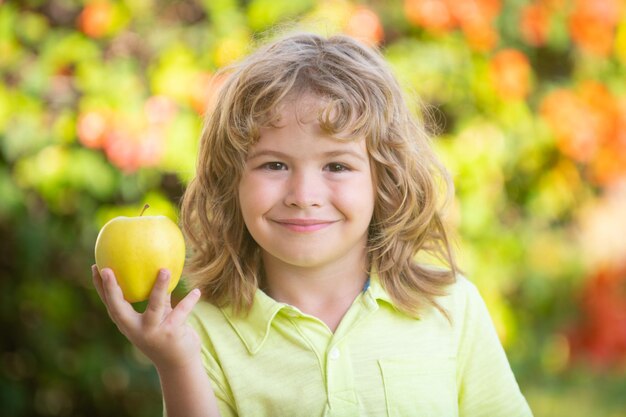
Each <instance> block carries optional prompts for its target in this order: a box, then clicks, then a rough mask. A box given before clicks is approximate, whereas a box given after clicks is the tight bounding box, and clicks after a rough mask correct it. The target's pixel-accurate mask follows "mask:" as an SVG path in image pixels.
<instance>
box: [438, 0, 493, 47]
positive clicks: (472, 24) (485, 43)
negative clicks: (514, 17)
mask: <svg viewBox="0 0 626 417" xmlns="http://www.w3.org/2000/svg"><path fill="white" fill-rule="evenodd" d="M448 1H450V10H451V11H452V14H453V16H454V18H455V19H456V20H457V21H458V22H459V24H460V26H461V29H462V30H463V33H464V34H465V37H466V38H467V41H468V43H469V45H470V46H471V47H472V48H473V49H475V50H478V51H489V50H491V49H493V48H494V47H495V46H496V45H497V43H498V32H496V30H495V29H494V27H493V20H494V19H495V18H496V17H497V16H498V13H499V12H500V8H501V4H500V0H466V1H459V2H453V1H452V0H448Z"/></svg>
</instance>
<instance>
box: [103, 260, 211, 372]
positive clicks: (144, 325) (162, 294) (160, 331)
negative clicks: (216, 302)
mask: <svg viewBox="0 0 626 417" xmlns="http://www.w3.org/2000/svg"><path fill="white" fill-rule="evenodd" d="M91 271H92V275H93V282H94V285H95V287H96V290H97V291H98V295H99V296H100V298H101V299H102V301H103V302H104V304H105V306H106V308H107V311H108V313H109V317H111V320H113V322H114V323H115V324H116V325H117V327H118V329H119V330H120V332H122V334H124V335H125V336H126V337H127V338H128V340H129V341H130V342H131V343H132V344H133V345H135V346H136V347H137V348H138V349H139V350H140V351H141V352H143V353H144V354H145V355H146V356H147V357H148V358H149V359H150V360H151V361H152V362H153V363H154V365H155V366H156V367H157V369H164V370H166V369H172V368H173V367H186V366H195V365H196V364H197V363H198V360H199V359H200V338H199V337H198V334H197V333H196V331H195V330H194V329H193V328H192V327H191V326H190V325H189V324H188V323H186V319H187V316H188V315H189V313H190V312H191V309H192V308H193V306H194V305H195V304H196V303H197V302H198V299H199V298H200V291H199V290H198V289H195V290H193V291H191V292H190V293H189V294H187V296H185V298H183V299H182V300H181V301H180V302H179V303H178V305H177V306H176V308H174V309H172V303H171V298H170V294H168V293H167V287H168V283H169V280H170V273H169V271H168V270H167V269H162V270H160V271H159V275H158V277H157V280H156V282H155V284H154V287H153V288H152V292H151V293H150V298H149V300H148V307H147V308H146V310H145V312H144V313H138V312H136V311H135V309H134V308H133V306H132V305H131V304H130V303H129V302H128V301H126V300H124V295H123V294H122V289H121V288H120V286H119V285H118V284H117V281H116V279H115V275H114V274H113V271H112V270H111V269H109V268H104V269H103V270H102V276H101V275H100V274H99V273H98V268H97V267H96V266H95V265H93V266H92V267H91Z"/></svg>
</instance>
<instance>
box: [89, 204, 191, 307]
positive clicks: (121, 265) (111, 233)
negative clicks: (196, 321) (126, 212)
mask: <svg viewBox="0 0 626 417" xmlns="http://www.w3.org/2000/svg"><path fill="white" fill-rule="evenodd" d="M148 207H149V206H148V205H147V204H146V205H145V206H144V208H143V210H142V211H141V214H140V215H139V217H125V216H119V217H115V218H114V219H111V220H110V221H109V222H108V223H106V224H105V225H104V226H103V227H102V229H101V230H100V233H99V234H98V238H97V239H96V248H95V255H96V265H97V267H98V271H102V269H103V268H111V269H112V270H113V273H114V274H115V277H116V278H117V282H118V284H119V285H120V287H121V288H122V292H123V293H124V298H125V299H126V300H127V301H128V302H130V303H135V302H138V301H144V300H147V299H148V297H149V296H150V292H151V291H152V287H153V286H154V282H155V281H156V278H157V275H158V272H159V269H161V268H167V269H169V270H170V272H171V278H170V284H169V287H168V289H167V291H168V293H171V292H172V290H174V288H175V287H176V285H177V284H178V281H179V279H180V276H181V274H182V272H183V266H184V263H185V239H184V238H183V234H182V232H181V231H180V229H179V228H178V226H177V225H176V224H175V223H174V222H173V221H171V220H170V219H169V218H167V217H165V216H143V213H144V211H145V210H146V209H147V208H148Z"/></svg>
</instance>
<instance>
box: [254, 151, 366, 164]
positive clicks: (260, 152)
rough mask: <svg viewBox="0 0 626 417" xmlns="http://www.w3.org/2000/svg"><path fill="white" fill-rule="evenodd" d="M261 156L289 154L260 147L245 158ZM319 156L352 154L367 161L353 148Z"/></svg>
mask: <svg viewBox="0 0 626 417" xmlns="http://www.w3.org/2000/svg"><path fill="white" fill-rule="evenodd" d="M261 156H271V157H277V158H280V159H288V158H289V155H287V154H286V153H284V152H281V151H275V150H271V149H260V150H258V151H253V152H251V153H250V154H248V157H247V158H246V160H250V159H255V158H259V157H261ZM320 156H321V157H323V158H336V157H341V156H352V157H353V158H356V159H358V160H360V161H362V162H367V159H366V158H365V157H364V156H363V155H361V154H360V153H358V152H355V151H353V150H349V149H347V150H340V151H339V150H337V151H328V152H322V153H320Z"/></svg>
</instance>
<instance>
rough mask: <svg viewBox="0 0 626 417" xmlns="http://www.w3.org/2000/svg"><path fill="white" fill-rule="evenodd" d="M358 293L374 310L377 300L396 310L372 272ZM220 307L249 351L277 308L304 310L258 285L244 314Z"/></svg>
mask: <svg viewBox="0 0 626 417" xmlns="http://www.w3.org/2000/svg"><path fill="white" fill-rule="evenodd" d="M361 295H362V299H363V301H364V304H365V306H366V308H368V309H371V310H377V309H378V307H379V305H378V303H379V302H380V301H383V302H385V303H388V304H390V305H391V306H392V307H393V308H394V309H396V310H397V308H396V306H395V305H394V303H393V301H392V299H391V297H390V296H389V294H387V292H386V291H385V290H384V289H383V287H382V285H381V284H380V281H379V280H378V275H376V273H372V274H371V275H370V278H369V282H368V283H367V284H366V285H365V287H364V289H363V293H362V294H361ZM221 310H222V313H223V314H224V316H225V317H226V320H227V321H228V323H229V324H230V326H231V327H232V328H233V329H234V330H235V332H236V333H237V335H238V336H239V338H240V339H241V341H242V342H243V343H244V345H245V346H246V349H247V350H248V352H249V353H250V354H251V355H255V354H257V353H258V352H259V351H260V350H261V348H262V347H263V344H264V343H265V341H266V340H267V337H268V335H269V333H270V329H271V327H272V321H273V320H274V319H275V318H276V316H277V315H278V314H279V313H280V312H281V311H284V312H285V313H286V314H288V315H291V316H294V317H297V316H300V315H303V314H304V313H302V312H301V311H300V310H298V309H297V308H296V307H294V306H291V305H289V304H285V303H280V302H278V301H276V300H274V299H273V298H271V297H270V296H268V295H267V294H265V293H264V292H263V291H261V290H260V289H257V290H256V294H255V296H254V302H253V304H252V308H251V309H250V312H249V313H248V314H247V315H235V314H234V313H233V311H232V309H231V308H230V307H228V306H227V307H224V308H222V309H221Z"/></svg>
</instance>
